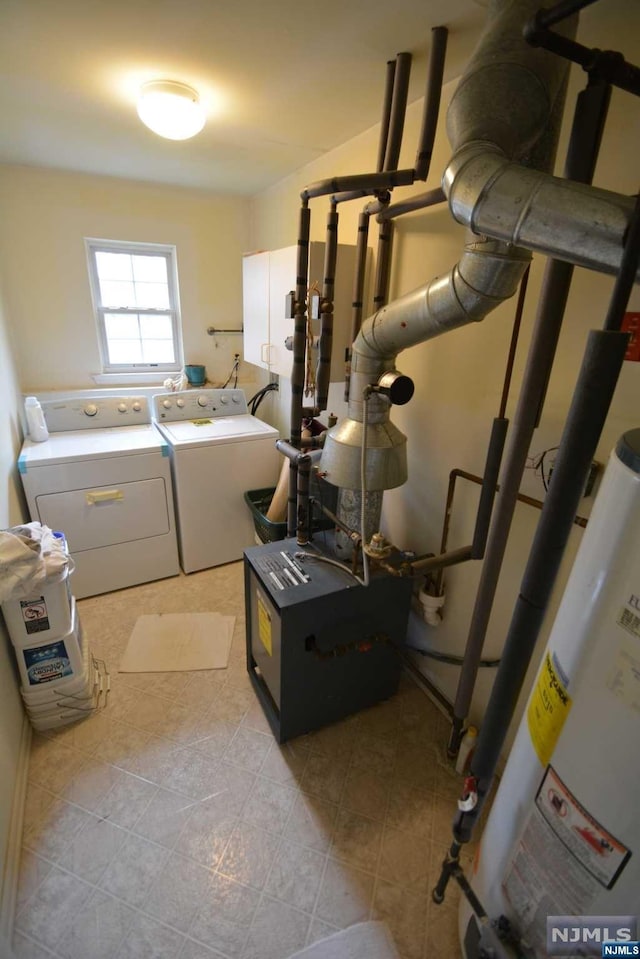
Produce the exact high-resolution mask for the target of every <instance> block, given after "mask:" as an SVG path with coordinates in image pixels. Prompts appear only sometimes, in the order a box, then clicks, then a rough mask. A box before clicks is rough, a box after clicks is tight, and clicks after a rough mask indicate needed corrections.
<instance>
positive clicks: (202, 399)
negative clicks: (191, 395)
mask: <svg viewBox="0 0 640 959" xmlns="http://www.w3.org/2000/svg"><path fill="white" fill-rule="evenodd" d="M208 402H209V398H208V397H207V396H205V395H204V394H202V396H199V397H198V406H206V405H207V403H208Z"/></svg>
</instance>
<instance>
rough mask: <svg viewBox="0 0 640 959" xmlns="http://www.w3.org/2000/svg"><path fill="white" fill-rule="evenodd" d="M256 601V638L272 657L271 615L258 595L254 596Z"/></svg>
mask: <svg viewBox="0 0 640 959" xmlns="http://www.w3.org/2000/svg"><path fill="white" fill-rule="evenodd" d="M256 598H257V600H258V636H259V637H260V642H261V643H262V645H263V646H264V648H265V649H266V651H267V652H268V654H269V656H273V643H272V641H271V613H270V612H269V610H268V609H267V604H266V603H265V601H264V600H263V598H262V596H261V595H260V593H257V594H256Z"/></svg>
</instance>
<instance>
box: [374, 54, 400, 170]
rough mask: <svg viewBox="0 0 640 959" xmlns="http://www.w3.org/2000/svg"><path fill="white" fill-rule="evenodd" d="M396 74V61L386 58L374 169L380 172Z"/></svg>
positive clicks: (385, 147) (385, 149) (382, 164)
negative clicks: (376, 159) (378, 141)
mask: <svg viewBox="0 0 640 959" xmlns="http://www.w3.org/2000/svg"><path fill="white" fill-rule="evenodd" d="M395 75H396V61H395V60H387V74H386V80H385V86H384V99H383V101H382V123H381V125H380V143H379V145H378V163H377V166H376V170H377V172H378V173H382V171H383V170H384V158H385V156H386V153H387V141H388V139H389V123H390V121H391V101H392V99H393V84H394V80H395Z"/></svg>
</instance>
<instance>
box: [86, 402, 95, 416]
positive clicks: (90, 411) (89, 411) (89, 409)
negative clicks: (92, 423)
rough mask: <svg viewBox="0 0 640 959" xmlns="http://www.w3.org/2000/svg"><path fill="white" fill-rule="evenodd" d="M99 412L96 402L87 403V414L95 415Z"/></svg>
mask: <svg viewBox="0 0 640 959" xmlns="http://www.w3.org/2000/svg"><path fill="white" fill-rule="evenodd" d="M97 412H98V407H97V406H96V404H95V403H87V405H86V406H85V408H84V415H85V416H95V415H96V413H97Z"/></svg>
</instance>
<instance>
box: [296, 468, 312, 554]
mask: <svg viewBox="0 0 640 959" xmlns="http://www.w3.org/2000/svg"><path fill="white" fill-rule="evenodd" d="M310 478H311V457H310V456H301V457H300V458H299V460H298V511H297V518H296V541H297V543H298V546H306V545H307V543H308V542H309V483H310Z"/></svg>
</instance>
